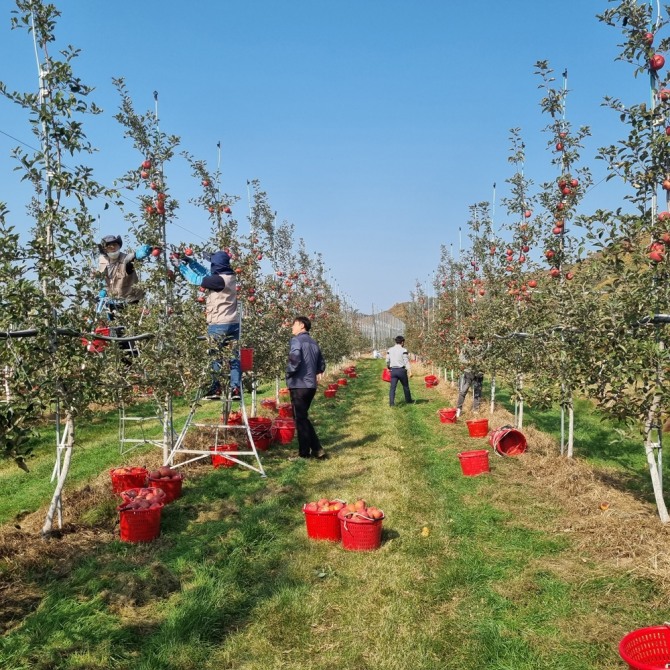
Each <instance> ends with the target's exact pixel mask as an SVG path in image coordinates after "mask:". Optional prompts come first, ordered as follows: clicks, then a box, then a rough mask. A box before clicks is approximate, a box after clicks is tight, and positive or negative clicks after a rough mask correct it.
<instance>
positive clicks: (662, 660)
mask: <svg viewBox="0 0 670 670" xmlns="http://www.w3.org/2000/svg"><path fill="white" fill-rule="evenodd" d="M619 655H620V656H621V658H622V659H623V660H624V661H625V662H626V663H628V667H629V668H631V670H660V668H670V626H667V625H666V626H650V627H648V628H638V629H637V630H634V631H632V632H630V633H628V635H626V636H625V637H624V638H623V639H622V640H621V642H619Z"/></svg>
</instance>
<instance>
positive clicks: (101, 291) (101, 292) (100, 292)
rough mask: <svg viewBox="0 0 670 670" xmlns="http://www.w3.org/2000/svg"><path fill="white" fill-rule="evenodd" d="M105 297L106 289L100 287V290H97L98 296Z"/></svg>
mask: <svg viewBox="0 0 670 670" xmlns="http://www.w3.org/2000/svg"><path fill="white" fill-rule="evenodd" d="M106 297H107V289H105V288H101V289H100V291H99V292H98V298H100V299H102V298H106Z"/></svg>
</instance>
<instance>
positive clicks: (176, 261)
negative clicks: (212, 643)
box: [170, 254, 186, 270]
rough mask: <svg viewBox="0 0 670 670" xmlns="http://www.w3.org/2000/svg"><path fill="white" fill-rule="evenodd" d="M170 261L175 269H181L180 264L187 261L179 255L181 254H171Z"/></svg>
mask: <svg viewBox="0 0 670 670" xmlns="http://www.w3.org/2000/svg"><path fill="white" fill-rule="evenodd" d="M170 263H172V266H173V267H174V268H175V269H177V270H178V269H179V266H180V265H184V264H185V263H186V261H185V260H184V259H183V258H180V257H179V254H170Z"/></svg>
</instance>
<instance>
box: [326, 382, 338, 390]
mask: <svg viewBox="0 0 670 670" xmlns="http://www.w3.org/2000/svg"><path fill="white" fill-rule="evenodd" d="M338 388H340V385H339V384H337V383H335V384H328V390H329V391H337V389H338Z"/></svg>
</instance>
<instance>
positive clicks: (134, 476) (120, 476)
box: [109, 468, 149, 493]
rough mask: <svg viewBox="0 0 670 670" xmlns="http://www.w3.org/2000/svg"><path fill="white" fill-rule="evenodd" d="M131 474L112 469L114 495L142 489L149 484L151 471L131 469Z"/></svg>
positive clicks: (110, 472)
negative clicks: (148, 478) (148, 479)
mask: <svg viewBox="0 0 670 670" xmlns="http://www.w3.org/2000/svg"><path fill="white" fill-rule="evenodd" d="M129 469H130V470H131V472H128V473H122V472H118V470H119V468H112V469H111V470H110V471H109V476H110V477H111V479H112V490H113V491H114V493H121V491H127V490H128V489H137V488H142V487H143V486H145V485H146V483H147V477H148V476H149V471H148V470H147V469H146V468H129Z"/></svg>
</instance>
